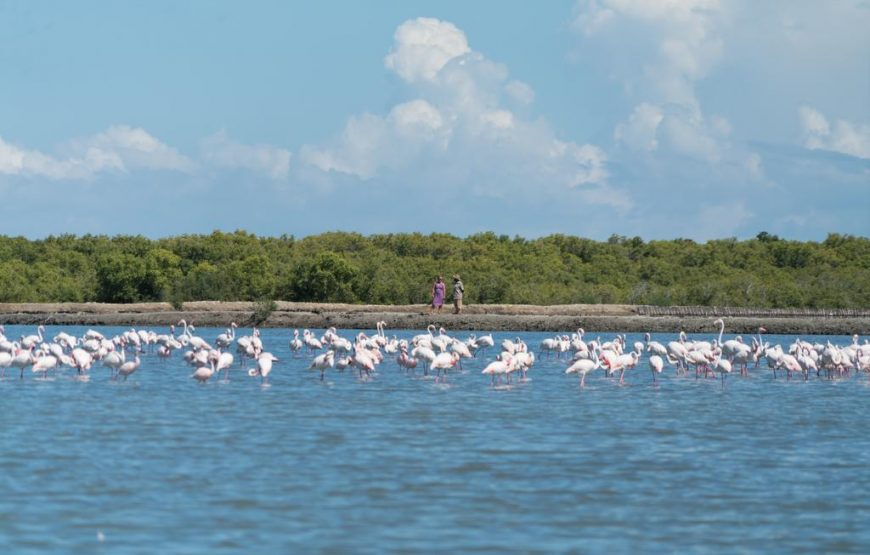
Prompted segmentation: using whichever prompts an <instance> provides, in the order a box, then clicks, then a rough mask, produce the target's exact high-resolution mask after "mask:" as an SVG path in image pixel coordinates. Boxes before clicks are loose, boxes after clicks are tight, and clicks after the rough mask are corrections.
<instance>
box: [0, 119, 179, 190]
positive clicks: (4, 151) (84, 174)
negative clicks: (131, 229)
mask: <svg viewBox="0 0 870 555" xmlns="http://www.w3.org/2000/svg"><path fill="white" fill-rule="evenodd" d="M62 150H63V151H64V152H65V154H66V156H64V157H56V156H51V155H49V154H45V153H43V152H40V151H38V150H29V149H25V148H21V147H18V146H16V145H14V144H11V143H7V142H5V141H4V140H3V139H2V138H0V173H5V174H10V175H21V176H26V177H45V178H48V179H88V178H91V177H94V176H95V175H97V174H101V173H105V172H128V171H130V170H133V169H140V168H141V169H150V170H173V171H192V170H193V169H194V167H195V164H194V163H193V162H192V161H191V160H190V159H188V158H187V157H185V156H182V155H181V154H179V153H178V152H177V151H176V150H175V149H173V148H171V147H169V146H167V145H165V144H164V143H162V142H160V141H159V140H157V139H156V138H154V137H153V136H151V135H150V134H148V133H147V132H145V131H144V130H142V129H139V128H132V127H128V126H124V125H119V126H113V127H109V128H108V129H106V130H105V131H103V132H101V133H98V134H96V135H93V136H91V137H85V138H80V139H75V140H73V141H70V142H69V143H68V144H66V145H65V146H64V147H63V148H62Z"/></svg>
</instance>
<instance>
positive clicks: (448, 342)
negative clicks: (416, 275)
mask: <svg viewBox="0 0 870 555" xmlns="http://www.w3.org/2000/svg"><path fill="white" fill-rule="evenodd" d="M713 323H714V325H716V326H718V327H719V334H718V336H717V337H716V338H714V339H712V340H690V339H689V338H688V336H687V335H686V334H685V333H683V332H680V333H679V336H678V339H675V340H672V341H667V342H665V343H662V342H659V341H656V340H654V339H653V337H652V335H651V334H650V333H647V334H645V336H644V341H635V342H634V343H632V344H631V345H629V343H628V341H627V339H626V336H625V335H623V334H618V335H616V336H614V337H613V338H611V339H606V340H602V339H601V337H596V338H595V339H592V340H588V341H587V338H586V332H585V331H584V330H583V329H582V328H579V329H577V330H576V331H575V332H573V333H570V334H557V335H555V336H553V337H547V338H545V339H543V340H542V341H541V342H540V344H539V345H538V349H537V355H536V354H535V352H534V351H535V350H534V349H533V348H531V347H529V345H527V344H526V343H525V342H524V341H523V340H522V339H521V338H520V337H516V338H513V339H504V340H502V341H501V342H500V344H499V345H498V347H499V348H500V351H499V352H498V354H496V355H495V356H494V357H492V358H491V359H490V358H489V357H488V353H489V351H490V350H491V349H494V348H495V347H496V341H495V340H494V339H493V337H492V334H487V335H481V336H477V335H470V336H468V337H467V338H465V339H460V338H458V337H455V336H451V335H449V334H448V333H447V330H445V329H444V328H437V327H436V326H434V325H430V326H428V327H427V329H426V332H425V333H421V334H417V335H414V336H412V337H409V338H405V339H400V338H398V337H397V336H396V335H392V337H387V334H386V323H385V322H378V323H377V325H376V331H375V332H374V333H372V334H367V333H366V332H356V333H354V334H353V335H351V336H348V337H346V336H343V335H342V332H340V331H339V330H338V329H336V328H334V327H331V328H329V329H327V330H325V331H324V332H323V333H322V334H320V335H318V334H316V333H314V332H313V331H311V330H307V329H306V330H303V331H302V332H301V333H300V332H299V330H293V335H292V337H291V338H290V339H289V343H288V347H289V351H290V353H291V357H292V358H294V359H299V358H304V357H309V358H310V362H309V364H308V366H307V369H308V370H309V371H313V372H316V373H319V379H320V381H325V379H326V375H327V373H328V372H329V373H332V372H338V373H343V372H345V370H349V371H350V372H352V373H353V374H354V375H355V376H356V377H357V378H358V379H360V380H369V379H372V378H373V377H374V376H375V375H376V373H377V371H378V368H379V367H380V366H381V365H382V364H383V363H384V362H385V361H389V362H391V363H393V364H394V365H395V367H396V368H397V369H399V370H400V371H401V372H403V373H405V374H407V375H409V376H413V375H417V372H418V371H419V372H422V374H423V377H428V378H430V379H433V380H434V382H435V383H436V384H447V383H448V379H449V376H450V375H451V374H453V373H456V372H466V368H465V367H464V366H463V361H465V362H466V364H475V363H476V362H477V361H480V360H481V359H483V361H484V362H483V363H481V365H482V366H483V369H482V370H480V373H481V374H482V375H484V376H487V377H488V378H489V381H490V384H491V385H492V386H493V387H501V386H511V385H512V384H513V383H515V382H517V383H521V382H525V381H528V380H529V377H528V374H529V372H530V371H531V369H532V367H533V366H534V365H535V362H536V359H537V360H547V361H550V362H549V364H550V365H551V366H552V365H554V364H557V363H558V361H560V360H564V364H566V365H567V367H565V369H564V374H565V375H567V376H575V377H577V378H579V385H580V387H581V388H584V387H585V386H586V380H587V377H590V376H594V375H596V374H600V375H601V377H602V378H603V379H609V378H613V379H616V378H617V376H618V383H619V384H620V385H622V384H624V382H625V375H626V373H631V372H632V371H634V370H636V369H638V368H639V367H640V366H641V365H642V364H641V362H642V360H643V359H644V357H646V366H647V367H648V369H649V372H650V376H651V381H652V383H653V384H658V382H659V380H660V379H661V376H662V375H663V374H664V372H665V370H666V368H668V367H670V368H673V371H674V376H675V377H684V378H691V377H692V375H694V379H695V380H699V379H707V378H718V379H719V380H720V381H721V384H722V387H723V388H724V387H725V382H726V379H727V377H728V376H730V375H731V374H732V373H738V374H739V375H740V376H741V377H747V376H749V375H750V374H751V373H753V372H756V371H758V369H759V368H761V371H769V372H771V373H772V377H773V378H774V379H776V378H780V377H785V379H786V380H791V379H793V378H796V379H802V380H804V381H808V380H809V379H810V378H811V377H812V378H818V379H821V378H824V379H830V380H833V379H843V378H847V377H849V376H851V375H852V374H853V373H854V374H855V375H858V374H859V373H861V372H868V373H870V341H868V340H866V339H865V340H864V342H863V343H860V342H859V337H858V336H857V335H855V336H853V337H852V342H851V343H850V344H847V345H835V344H833V343H831V342H830V341H827V342H825V343H819V342H816V343H812V342H809V341H805V340H802V339H800V338H798V339H796V340H795V341H794V342H793V343H791V344H789V345H785V346H783V345H779V344H775V345H771V344H770V343H769V342H767V341H765V338H764V336H763V334H764V333H765V332H766V330H765V328H763V327H760V328H758V330H757V333H756V334H755V335H754V336H752V337H750V338H749V342H746V341H745V340H744V338H743V337H742V336H739V335H738V336H735V337H732V338H725V336H724V332H725V322H724V320H722V319H717V320H715V321H714V322H713ZM178 328H181V329H182V330H183V331H181V333H177V330H178ZM238 328H239V326H238V325H237V324H236V323H235V322H233V323H231V324H230V326H229V328H227V329H226V331H225V332H224V333H221V334H219V335H218V336H217V337H216V338H215V340H214V342H213V344H212V343H210V342H209V341H207V340H205V339H204V338H202V337H200V336H198V335H195V333H194V332H195V331H196V328H195V327H194V326H193V325H192V324H189V323H188V322H187V321H185V320H181V321H179V322H178V323H177V324H176V325H173V326H170V327H169V330H168V333H165V334H158V333H157V332H155V331H151V330H141V329H140V330H137V329H130V330H127V331H124V332H122V333H119V334H117V335H114V336H113V337H106V336H105V335H103V334H102V333H100V332H99V331H96V330H88V331H86V332H85V333H84V334H83V335H82V336H81V337H74V336H72V335H70V334H68V333H66V332H63V331H61V332H59V333H58V334H57V335H55V337H54V338H53V339H51V340H49V339H48V338H47V337H45V335H44V333H45V328H44V327H43V326H38V327H37V329H36V333H34V334H30V335H23V336H21V337H20V338H19V339H17V340H10V339H9V338H7V337H6V335H5V329H4V328H3V327H2V326H0V378H5V377H6V371H7V369H10V368H14V369H16V370H18V374H19V375H18V378H19V379H23V378H24V375H25V370H27V369H28V368H29V369H30V373H31V374H34V375H36V376H38V377H39V378H42V379H46V378H47V377H48V376H49V374H57V373H61V372H64V371H65V369H67V368H69V369H71V370H74V371H75V376H76V377H77V378H78V379H88V378H89V377H90V374H91V372H92V371H95V370H94V366H95V365H98V364H99V365H100V366H101V367H103V368H108V370H109V375H108V378H109V379H110V380H112V381H118V380H123V381H127V380H128V378H129V377H130V376H132V375H133V374H135V373H136V372H137V370H139V369H140V367H141V365H142V360H143V358H144V357H148V356H151V355H153V354H155V353H156V355H157V359H158V361H159V364H165V363H166V361H167V360H169V359H171V358H173V357H174V356H175V353H176V352H180V353H181V354H180V358H181V359H182V360H183V361H184V362H185V363H186V364H187V365H189V366H190V367H191V368H192V373H191V374H190V375H189V376H190V378H191V379H192V380H193V381H195V382H198V383H200V384H206V383H208V382H209V381H210V380H212V379H222V380H223V381H224V382H228V381H229V377H230V371H231V369H232V367H233V366H234V364H236V361H238V365H239V366H247V365H251V368H247V371H246V372H245V374H247V375H248V376H249V377H252V378H259V379H260V381H261V382H262V384H263V385H264V386H268V382H269V376H270V374H271V372H272V370H273V368H274V367H275V363H279V362H281V361H280V360H279V359H278V357H276V356H275V355H273V354H272V353H271V352H269V351H267V350H265V347H264V345H263V340H262V338H261V335H260V331H259V330H258V329H256V328H253V329H252V330H251V333H250V335H241V336H237V335H236V330H237V329H238ZM232 351H234V353H235V354H234V353H233V352H232ZM237 357H238V358H237ZM478 368H479V366H478ZM599 371H600V372H599ZM221 375H222V378H221Z"/></svg>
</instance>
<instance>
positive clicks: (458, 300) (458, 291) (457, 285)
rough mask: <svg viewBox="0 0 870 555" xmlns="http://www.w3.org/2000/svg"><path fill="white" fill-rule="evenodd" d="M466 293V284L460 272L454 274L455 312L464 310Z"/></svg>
mask: <svg viewBox="0 0 870 555" xmlns="http://www.w3.org/2000/svg"><path fill="white" fill-rule="evenodd" d="M464 293H465V286H464V285H462V280H461V279H459V274H453V314H459V313H460V312H462V295H463V294H464Z"/></svg>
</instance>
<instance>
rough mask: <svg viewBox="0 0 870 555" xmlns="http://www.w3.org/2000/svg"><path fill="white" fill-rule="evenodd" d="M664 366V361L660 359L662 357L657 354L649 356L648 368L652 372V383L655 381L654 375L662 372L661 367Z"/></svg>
mask: <svg viewBox="0 0 870 555" xmlns="http://www.w3.org/2000/svg"><path fill="white" fill-rule="evenodd" d="M664 366H665V361H663V360H662V357H660V356H659V355H652V356H651V357H649V369H650V372H652V377H653V383H656V381H657V379H656V376H657V375H658V374H661V373H662V369H663V368H664Z"/></svg>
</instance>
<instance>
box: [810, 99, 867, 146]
mask: <svg viewBox="0 0 870 555" xmlns="http://www.w3.org/2000/svg"><path fill="white" fill-rule="evenodd" d="M798 115H799V117H800V122H801V128H802V130H803V135H804V137H803V139H804V147H806V148H809V149H812V150H816V149H818V150H831V151H834V152H839V153H841V154H848V155H849V156H855V157H857V158H864V159H870V125H862V124H855V123H852V122H849V121H845V120H837V121H836V122H835V123H834V125H833V126H831V124H830V123H828V119H827V118H826V117H825V116H824V115H823V114H822V113H821V112H819V111H818V110H816V109H814V108H811V107H809V106H801V108H800V109H799V110H798Z"/></svg>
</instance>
